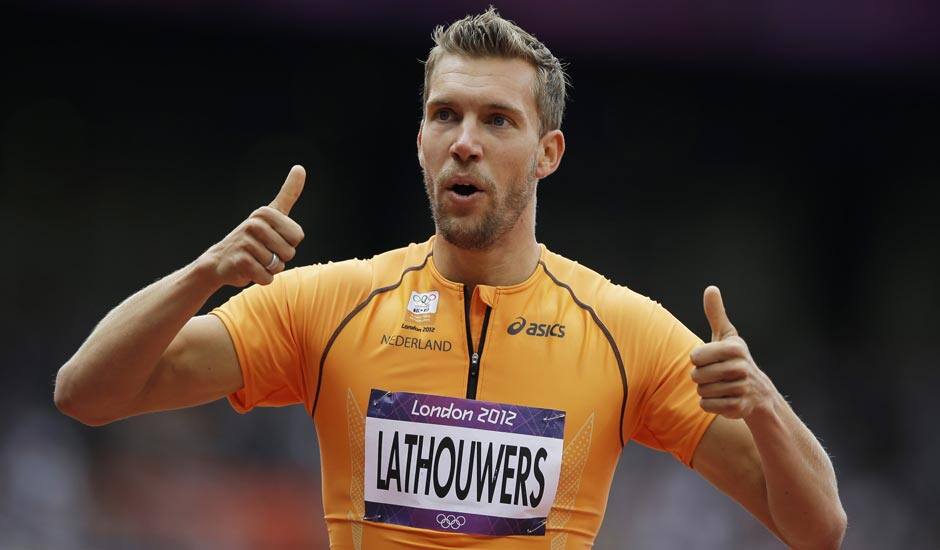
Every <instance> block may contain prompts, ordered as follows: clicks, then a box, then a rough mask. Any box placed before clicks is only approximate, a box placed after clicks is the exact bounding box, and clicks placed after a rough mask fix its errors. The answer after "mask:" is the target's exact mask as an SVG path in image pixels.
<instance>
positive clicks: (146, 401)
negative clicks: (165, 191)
mask: <svg viewBox="0 0 940 550" xmlns="http://www.w3.org/2000/svg"><path fill="white" fill-rule="evenodd" d="M434 39H435V42H436V46H435V47H434V48H433V49H432V50H431V53H430V55H429V57H428V60H427V64H426V72H425V82H424V117H423V120H422V123H421V127H420V130H419V131H418V138H417V149H418V160H419V163H420V165H421V167H422V169H423V171H424V179H425V186H426V189H427V193H428V198H429V201H430V204H431V211H432V214H433V217H434V221H435V226H436V234H435V236H434V237H432V238H431V239H430V240H428V241H427V242H425V243H422V244H412V245H410V246H408V247H406V248H402V249H398V250H393V251H390V252H387V253H384V254H380V255H378V256H376V257H374V258H372V259H371V260H363V261H360V260H351V261H346V262H338V263H333V264H327V265H316V266H307V267H301V268H297V269H292V270H289V271H284V269H285V265H284V262H286V261H290V260H291V259H292V258H293V257H294V253H295V249H296V247H297V245H298V244H299V243H300V241H301V240H302V239H303V237H304V234H303V231H302V230H301V228H300V226H299V225H298V224H297V223H296V222H294V221H293V220H291V219H290V217H289V216H288V215H289V213H290V209H291V207H292V206H293V204H294V203H295V202H296V200H297V199H298V197H299V196H300V193H301V191H302V189H303V185H304V179H305V173H304V170H303V169H302V168H301V167H299V166H295V167H294V168H293V169H291V171H290V173H289V175H288V176H287V180H286V181H285V182H284V184H283V186H282V188H281V190H280V192H279V193H278V195H277V196H276V197H275V199H274V201H273V202H272V203H271V204H270V205H269V206H267V207H262V208H259V209H258V210H256V211H255V212H254V213H252V215H251V216H250V217H249V218H248V219H247V220H246V221H245V222H243V223H242V224H241V225H239V226H238V227H237V228H236V229H235V230H234V231H232V232H231V233H230V234H229V235H228V236H227V237H225V238H224V239H223V240H222V241H221V242H219V243H218V244H216V245H214V246H213V247H211V248H210V249H209V250H207V251H206V252H205V253H204V254H203V255H202V256H200V257H199V258H198V259H197V260H196V261H194V262H193V263H192V264H190V265H188V266H186V267H184V268H182V269H181V270H179V271H177V272H175V273H173V274H171V275H168V276H167V277H165V278H164V279H162V280H160V281H158V282H156V283H154V284H152V285H150V286H149V287H147V288H145V289H143V290H141V291H140V292H138V293H137V294H135V295H133V296H131V297H130V298H128V299H127V300H126V301H125V302H123V303H122V304H120V305H119V306H118V307H116V308H115V309H114V310H113V311H111V312H110V313H109V314H108V315H107V316H106V317H105V318H104V319H103V320H102V321H101V323H100V324H99V325H98V326H97V327H96V328H95V330H94V332H93V333H92V334H91V336H89V338H88V340H87V341H86V342H85V343H84V344H83V345H82V346H81V348H80V349H79V350H78V351H77V352H76V354H75V355H74V357H72V358H71V359H70V360H69V361H68V363H67V364H66V365H65V366H63V367H62V368H61V369H60V371H59V374H58V377H57V383H56V390H55V400H56V404H57V406H58V407H59V408H60V409H61V410H62V411H63V412H65V413H66V414H69V415H71V416H73V417H75V418H77V419H79V420H80V421H82V422H84V423H86V424H90V425H101V424H105V423H108V422H112V421H114V420H117V419H120V418H125V417H129V416H133V415H136V414H141V413H145V412H151V411H158V410H167V409H174V408H179V407H187V406H193V405H197V404H200V403H206V402H209V401H213V400H216V399H218V398H220V397H222V396H226V395H227V396H228V399H229V401H230V402H231V404H232V406H233V407H234V408H235V409H236V410H238V411H240V412H247V411H248V410H250V409H251V408H253V407H255V406H278V405H287V404H293V403H303V404H304V405H305V407H306V409H307V411H308V413H310V414H311V416H312V418H313V419H314V422H315V425H316V428H317V432H318V436H319V440H320V446H321V453H322V465H323V469H324V475H323V483H324V486H323V493H324V498H323V501H324V508H325V513H326V521H327V525H328V528H329V532H330V541H331V544H332V545H333V546H334V547H337V548H398V547H402V548H405V547H439V546H441V547H457V548H469V547H475V548H530V547H531V548H549V547H550V548H566V547H582V546H588V545H590V544H591V543H592V542H593V539H594V536H595V534H596V532H597V529H598V528H599V526H600V523H601V520H602V518H603V513H604V508H605V505H606V499H607V492H608V490H609V487H610V483H611V479H612V477H613V472H614V469H615V466H616V462H617V459H618V458H619V456H620V451H621V448H622V446H623V445H624V444H625V443H626V442H627V441H629V440H630V439H635V440H637V441H639V442H641V443H643V444H645V445H648V446H651V447H654V448H657V449H660V450H665V451H668V452H671V453H672V454H673V455H674V456H676V458H677V459H679V460H680V461H682V462H683V463H684V464H686V465H688V466H691V467H693V468H694V469H695V470H696V471H698V472H699V473H700V474H701V475H702V476H703V477H705V478H706V479H708V480H709V481H710V482H712V483H713V484H714V485H715V486H717V487H718V488H719V489H721V490H722V491H724V492H725V493H727V494H729V495H730V496H731V497H732V498H734V499H735V500H737V501H738V502H740V503H741V504H742V505H743V506H745V507H746V508H747V509H748V510H749V511H750V512H751V513H752V514H754V515H755V516H756V517H757V518H758V519H759V520H760V521H762V522H763V523H764V524H765V525H767V527H768V528H769V529H770V530H771V531H773V532H774V533H775V534H776V535H777V536H778V537H780V538H781V539H782V540H783V541H785V542H786V543H787V544H788V545H790V546H793V547H797V548H835V547H838V546H839V545H840V542H841V539H842V536H843V534H844V531H845V525H846V519H845V513H844V512H843V510H842V506H841V503H840V501H839V496H838V491H837V489H836V480H835V475H834V473H833V469H832V465H831V463H830V461H829V459H828V457H827V456H826V454H825V452H824V451H823V449H822V448H821V447H820V445H819V443H818V442H817V441H816V439H815V438H814V437H813V435H812V434H811V433H810V431H809V430H808V429H807V428H806V426H805V425H803V424H802V422H800V420H799V419H798V418H797V417H796V415H795V414H794V413H793V411H792V410H791V409H790V407H789V406H788V405H787V403H786V401H785V400H784V399H783V398H782V396H781V395H780V394H779V393H778V392H777V391H776V389H775V388H774V386H773V384H772V383H771V381H770V380H769V379H768V378H767V376H766V375H764V374H763V373H762V372H761V371H760V370H759V369H758V367H757V366H756V364H755V363H754V360H753V358H752V357H751V355H750V353H749V351H748V349H747V346H746V345H745V343H744V341H743V340H742V339H741V338H740V337H739V336H738V335H737V332H736V331H735V328H734V326H733V325H732V324H731V322H730V321H729V320H728V317H727V315H726V313H725V310H724V307H723V304H722V300H721V295H720V294H719V292H718V289H717V288H715V287H709V288H708V289H706V290H705V295H704V306H705V315H706V316H707V318H708V321H709V323H710V325H711V327H712V338H711V342H709V343H707V344H705V343H702V342H701V340H699V339H698V338H697V337H696V336H694V335H693V334H692V333H691V332H690V331H688V330H687V329H686V328H685V327H684V326H682V325H681V324H680V323H679V322H678V321H677V320H676V319H674V318H673V317H672V316H671V315H670V314H669V313H668V312H666V311H665V310H664V309H663V308H662V307H661V306H659V304H657V303H656V302H653V301H652V300H649V299H647V298H645V297H642V296H639V295H637V294H635V293H633V292H632V291H630V290H628V289H627V288H624V287H620V286H616V285H613V284H611V283H610V282H609V281H607V280H606V279H604V278H603V277H602V276H600V275H598V274H596V273H594V272H593V271H590V270H589V269H587V268H584V267H582V266H580V265H578V264H577V263H575V262H572V261H570V260H567V259H565V258H562V257H561V256H559V255H557V254H554V253H552V252H550V251H549V250H548V249H547V248H546V247H544V246H542V245H540V244H538V243H537V241H536V239H535V206H536V198H535V195H536V186H537V183H538V181H539V180H540V179H542V178H545V177H547V176H549V175H550V174H552V173H553V172H554V171H555V170H556V169H557V168H558V166H559V163H560V162H561V159H562V156H563V154H564V151H565V140H564V136H563V134H562V132H561V130H560V126H561V118H562V112H563V109H564V100H565V85H566V77H565V74H564V71H563V69H562V67H561V64H560V63H559V62H558V60H557V59H556V58H555V57H554V56H553V55H552V54H551V53H550V52H549V50H548V49H547V48H546V47H545V46H544V45H543V44H541V43H540V42H538V41H537V40H536V39H535V38H534V37H532V36H531V35H529V34H528V33H526V32H525V31H523V30H522V29H520V28H518V27H517V26H515V25H514V24H512V23H511V22H509V21H506V20H504V19H502V18H501V17H500V16H499V15H498V14H497V13H496V12H495V11H494V10H493V9H492V8H491V9H490V10H488V11H487V12H485V13H484V14H482V15H479V16H475V17H467V18H465V19H463V20H461V21H458V22H456V23H454V24H452V25H451V26H450V27H448V28H447V29H443V28H440V27H439V28H438V29H437V30H436V31H435V34H434ZM252 282H254V283H256V285H255V286H252V287H250V288H248V289H247V290H245V291H244V292H242V293H241V294H239V295H237V296H236V297H234V298H233V299H232V300H230V301H229V302H228V303H226V304H225V305H224V306H222V307H221V308H217V309H215V310H214V311H212V312H211V314H209V315H205V316H196V317H194V315H195V314H196V312H197V311H198V310H199V308H200V307H201V306H202V305H203V304H204V303H205V301H206V300H207V299H208V298H209V297H210V296H211V295H212V294H213V293H214V292H215V291H216V290H218V289H219V288H221V287H222V286H224V285H235V286H245V285H247V284H249V283H252Z"/></svg>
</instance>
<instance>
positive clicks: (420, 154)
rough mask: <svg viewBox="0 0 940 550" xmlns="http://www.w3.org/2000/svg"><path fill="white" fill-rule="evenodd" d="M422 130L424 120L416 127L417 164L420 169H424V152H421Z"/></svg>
mask: <svg viewBox="0 0 940 550" xmlns="http://www.w3.org/2000/svg"><path fill="white" fill-rule="evenodd" d="M423 130H424V120H421V124H420V125H419V126H418V140H417V145H418V164H419V165H420V166H421V168H424V151H422V150H421V132H422V131H423Z"/></svg>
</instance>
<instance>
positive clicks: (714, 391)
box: [691, 286, 777, 419]
mask: <svg viewBox="0 0 940 550" xmlns="http://www.w3.org/2000/svg"><path fill="white" fill-rule="evenodd" d="M704 305H705V316H706V317H707V318H708V324H709V325H710V326H711V329H712V340H711V342H709V343H707V344H704V345H701V346H698V347H697V348H695V349H694V350H692V354H691V359H692V363H693V364H694V365H695V368H694V369H693V370H692V380H693V381H695V383H696V384H697V385H698V394H699V395H700V396H701V398H702V399H701V401H700V402H699V404H700V405H701V407H702V409H704V410H706V411H708V412H713V413H717V414H720V415H722V416H726V417H728V418H744V419H746V418H747V417H749V416H750V415H751V414H752V413H753V412H754V411H755V410H757V409H759V408H760V407H770V406H772V397H773V395H774V394H775V393H776V391H777V390H776V388H774V385H773V383H772V382H771V381H770V378H768V377H767V375H766V374H764V373H763V372H762V371H761V370H760V369H759V368H757V364H756V363H754V359H753V358H752V357H751V352H750V351H749V350H748V349H747V344H746V343H745V342H744V339H743V338H741V337H740V336H738V331H737V329H735V328H734V325H732V324H731V321H730V320H729V319H728V314H727V313H726V312H725V305H724V303H723V302H722V300H721V291H719V290H718V287H716V286H710V287H708V288H706V289H705V296H704Z"/></svg>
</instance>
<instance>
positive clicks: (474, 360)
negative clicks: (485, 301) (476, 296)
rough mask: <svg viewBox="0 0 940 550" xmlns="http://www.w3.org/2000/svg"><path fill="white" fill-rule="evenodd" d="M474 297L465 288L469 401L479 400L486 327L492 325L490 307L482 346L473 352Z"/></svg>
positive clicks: (487, 308) (464, 312)
mask: <svg viewBox="0 0 940 550" xmlns="http://www.w3.org/2000/svg"><path fill="white" fill-rule="evenodd" d="M472 299H473V295H472V294H470V289H469V288H468V287H467V286H466V285H464V287H463V315H464V321H465V322H466V324H467V352H468V353H469V354H470V372H469V373H468V374H467V399H476V398H477V383H478V382H479V381H480V359H481V358H482V357H483V342H485V341H486V327H487V325H489V324H490V310H491V309H492V308H491V307H490V306H486V313H484V314H483V328H482V329H481V330H480V345H479V346H477V350H476V351H473V337H472V336H471V334H470V301H471V300H472Z"/></svg>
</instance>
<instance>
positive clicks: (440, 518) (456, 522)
mask: <svg viewBox="0 0 940 550" xmlns="http://www.w3.org/2000/svg"><path fill="white" fill-rule="evenodd" d="M437 524H438V525H440V526H441V527H443V528H444V529H453V530H455V531H456V530H457V529H460V528H461V527H463V526H464V525H466V524H467V518H465V517H463V516H455V515H453V514H438V515H437Z"/></svg>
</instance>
